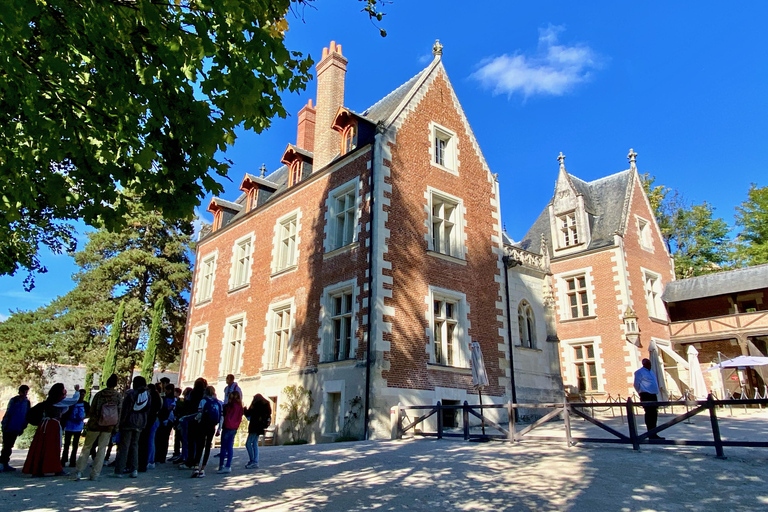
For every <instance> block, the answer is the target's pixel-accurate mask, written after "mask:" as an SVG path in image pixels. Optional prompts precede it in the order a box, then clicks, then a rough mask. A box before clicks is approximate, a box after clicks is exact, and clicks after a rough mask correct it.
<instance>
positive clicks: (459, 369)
mask: <svg viewBox="0 0 768 512" xmlns="http://www.w3.org/2000/svg"><path fill="white" fill-rule="evenodd" d="M427 370H438V371H443V372H450V373H460V374H464V375H472V370H471V369H470V368H463V367H461V366H446V365H444V364H437V363H427Z"/></svg>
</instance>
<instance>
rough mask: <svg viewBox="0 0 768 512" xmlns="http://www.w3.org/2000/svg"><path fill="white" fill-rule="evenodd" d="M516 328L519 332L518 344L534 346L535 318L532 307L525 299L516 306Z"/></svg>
mask: <svg viewBox="0 0 768 512" xmlns="http://www.w3.org/2000/svg"><path fill="white" fill-rule="evenodd" d="M517 328H518V332H519V334H520V346H522V347H525V348H534V347H535V346H536V319H535V318H534V316H533V309H532V308H531V305H530V304H528V302H526V301H524V300H523V301H521V302H520V305H519V306H518V307H517Z"/></svg>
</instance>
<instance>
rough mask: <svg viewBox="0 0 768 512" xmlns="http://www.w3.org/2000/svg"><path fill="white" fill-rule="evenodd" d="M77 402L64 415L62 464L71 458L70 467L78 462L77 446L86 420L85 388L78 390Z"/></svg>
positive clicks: (64, 464)
mask: <svg viewBox="0 0 768 512" xmlns="http://www.w3.org/2000/svg"><path fill="white" fill-rule="evenodd" d="M76 394H77V397H78V398H77V403H76V404H75V405H73V406H72V407H70V408H69V410H68V411H67V412H66V413H65V415H64V416H63V417H62V420H63V423H64V450H63V451H62V452H61V465H62V466H66V465H67V459H69V467H71V468H73V467H75V463H76V462H77V447H78V445H79V444H80V435H81V434H82V432H83V426H84V420H85V405H86V404H85V402H84V400H85V390H84V389H80V390H78V391H76ZM70 445H71V446H72V453H71V454H70V453H69V447H70Z"/></svg>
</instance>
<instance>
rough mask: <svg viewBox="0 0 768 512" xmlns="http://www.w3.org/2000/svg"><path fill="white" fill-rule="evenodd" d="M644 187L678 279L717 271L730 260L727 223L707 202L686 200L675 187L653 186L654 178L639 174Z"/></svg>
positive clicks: (730, 252)
mask: <svg viewBox="0 0 768 512" xmlns="http://www.w3.org/2000/svg"><path fill="white" fill-rule="evenodd" d="M642 178H643V180H642V182H643V188H644V189H645V192H646V194H647V195H648V200H649V202H650V203H651V208H653V211H654V215H655V216H656V221H657V223H658V225H659V229H660V230H661V235H662V237H663V239H664V243H665V244H666V246H667V249H668V250H669V252H670V254H671V255H672V257H673V258H674V262H675V275H676V277H677V278H678V279H683V278H686V277H693V276H699V275H704V274H710V273H713V272H718V271H720V270H723V269H724V268H725V267H727V266H728V265H729V264H730V262H731V260H732V248H731V242H730V239H729V238H728V232H729V228H728V224H726V222H725V221H724V220H723V219H721V218H716V217H714V211H715V209H714V207H713V206H712V205H710V204H709V203H707V202H706V201H705V202H703V203H701V204H690V203H688V202H687V201H686V200H685V199H684V198H683V196H682V194H680V192H678V191H677V190H673V189H670V188H668V187H665V186H664V185H655V181H656V179H655V178H654V177H653V176H649V175H648V174H645V175H643V176H642Z"/></svg>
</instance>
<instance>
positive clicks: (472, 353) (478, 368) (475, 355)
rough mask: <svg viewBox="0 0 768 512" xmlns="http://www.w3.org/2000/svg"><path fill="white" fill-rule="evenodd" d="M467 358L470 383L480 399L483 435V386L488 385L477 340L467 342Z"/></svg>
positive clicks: (481, 352)
mask: <svg viewBox="0 0 768 512" xmlns="http://www.w3.org/2000/svg"><path fill="white" fill-rule="evenodd" d="M469 358H470V361H471V362H472V385H473V386H474V387H476V388H477V396H478V398H479V399H480V421H481V422H482V428H483V436H485V417H484V416H483V407H482V405H483V388H484V387H486V386H487V385H488V373H487V372H486V371H485V361H483V351H482V350H481V349H480V344H479V343H478V342H477V341H470V342H469Z"/></svg>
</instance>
